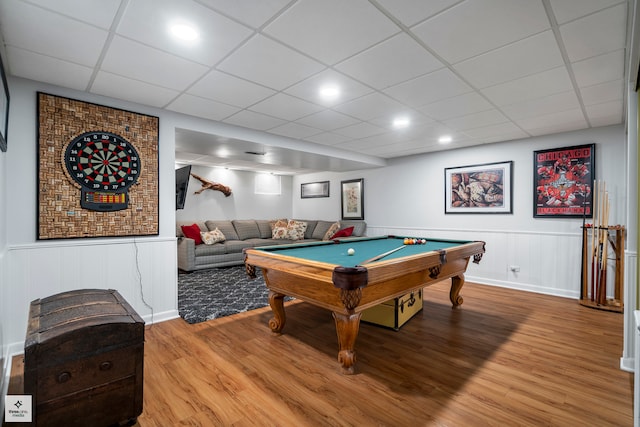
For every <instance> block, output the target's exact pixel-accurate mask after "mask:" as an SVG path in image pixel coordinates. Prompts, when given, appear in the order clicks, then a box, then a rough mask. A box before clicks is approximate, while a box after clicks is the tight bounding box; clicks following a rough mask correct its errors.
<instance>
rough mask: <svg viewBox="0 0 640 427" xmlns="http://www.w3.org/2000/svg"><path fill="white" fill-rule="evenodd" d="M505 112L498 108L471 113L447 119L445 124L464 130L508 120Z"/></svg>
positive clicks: (457, 129)
mask: <svg viewBox="0 0 640 427" xmlns="http://www.w3.org/2000/svg"><path fill="white" fill-rule="evenodd" d="M508 121H509V119H507V118H506V117H505V116H504V114H502V113H501V112H500V111H498V110H487V111H482V112H479V113H474V114H469V115H468V116H462V117H456V118H454V119H449V120H445V121H444V124H445V125H447V126H448V127H450V128H451V129H453V130H456V131H464V130H467V129H474V128H478V127H483V126H487V125H494V124H498V123H505V122H508Z"/></svg>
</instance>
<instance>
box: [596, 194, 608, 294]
mask: <svg viewBox="0 0 640 427" xmlns="http://www.w3.org/2000/svg"><path fill="white" fill-rule="evenodd" d="M603 222H604V226H603V229H602V250H601V255H602V258H601V259H600V265H601V268H600V299H599V300H598V304H600V305H604V304H606V303H607V260H608V258H609V257H608V255H609V246H608V244H609V193H607V192H605V200H604V214H603Z"/></svg>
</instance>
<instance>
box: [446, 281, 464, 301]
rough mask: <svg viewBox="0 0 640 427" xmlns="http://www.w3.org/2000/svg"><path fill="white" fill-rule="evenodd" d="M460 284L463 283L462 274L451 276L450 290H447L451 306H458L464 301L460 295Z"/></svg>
mask: <svg viewBox="0 0 640 427" xmlns="http://www.w3.org/2000/svg"><path fill="white" fill-rule="evenodd" d="M462 285H464V274H460V275H459V276H453V277H452V278H451V290H450V291H449V299H450V300H451V304H453V308H456V307H458V306H459V305H461V304H462V302H463V301H464V299H463V298H462V296H461V295H460V290H461V289H462Z"/></svg>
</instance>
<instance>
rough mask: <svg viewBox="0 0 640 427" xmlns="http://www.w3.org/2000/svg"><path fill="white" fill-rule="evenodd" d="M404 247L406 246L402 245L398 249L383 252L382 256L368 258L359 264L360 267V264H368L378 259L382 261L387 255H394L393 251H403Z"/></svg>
mask: <svg viewBox="0 0 640 427" xmlns="http://www.w3.org/2000/svg"><path fill="white" fill-rule="evenodd" d="M405 246H406V245H402V246H400V247H398V248H395V249H391V250H390V251H387V252H385V253H383V254H380V255H376V256H374V257H373V258H370V259H368V260H366V261H365V262H362V263H360V265H362V264H369V263H370V262H374V261H378V260H379V259H382V258H384V257H386V256H387V255H391V254H392V253H394V252H395V251H399V250H400V249H404V247H405Z"/></svg>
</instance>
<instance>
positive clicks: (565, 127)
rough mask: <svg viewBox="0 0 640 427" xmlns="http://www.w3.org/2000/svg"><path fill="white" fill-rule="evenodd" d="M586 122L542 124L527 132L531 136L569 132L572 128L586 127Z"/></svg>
mask: <svg viewBox="0 0 640 427" xmlns="http://www.w3.org/2000/svg"><path fill="white" fill-rule="evenodd" d="M587 127H588V126H587V124H586V122H575V123H574V122H572V123H560V124H558V125H556V126H543V127H540V128H536V129H529V130H528V131H527V133H528V134H529V135H531V136H543V135H549V134H554V133H562V132H571V131H574V130H580V129H586V128H587Z"/></svg>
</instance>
